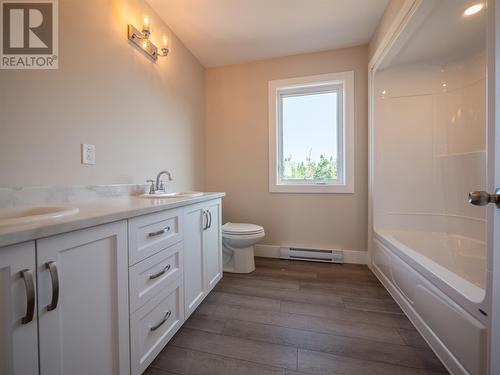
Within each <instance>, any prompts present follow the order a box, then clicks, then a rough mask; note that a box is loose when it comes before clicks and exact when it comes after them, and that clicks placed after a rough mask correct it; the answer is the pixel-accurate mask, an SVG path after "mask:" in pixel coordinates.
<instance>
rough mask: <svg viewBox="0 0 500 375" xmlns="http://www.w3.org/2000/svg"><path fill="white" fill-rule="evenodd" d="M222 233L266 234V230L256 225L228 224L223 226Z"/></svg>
mask: <svg viewBox="0 0 500 375" xmlns="http://www.w3.org/2000/svg"><path fill="white" fill-rule="evenodd" d="M222 232H223V233H227V234H257V233H262V232H264V228H262V227H261V226H260V225H255V224H245V223H226V224H224V225H223V226H222Z"/></svg>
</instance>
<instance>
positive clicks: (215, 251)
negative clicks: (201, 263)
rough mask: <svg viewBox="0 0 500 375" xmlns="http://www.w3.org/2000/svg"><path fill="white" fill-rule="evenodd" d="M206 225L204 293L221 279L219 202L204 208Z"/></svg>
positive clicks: (215, 201) (210, 203) (216, 201)
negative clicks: (206, 217) (206, 218)
mask: <svg viewBox="0 0 500 375" xmlns="http://www.w3.org/2000/svg"><path fill="white" fill-rule="evenodd" d="M205 212H206V213H207V215H208V223H207V225H206V227H205V231H204V232H205V234H204V236H205V239H204V252H205V278H206V279H205V291H206V293H209V292H210V291H211V290H212V289H213V287H214V286H215V285H216V284H217V282H218V281H219V280H220V279H221V278H222V234H221V226H220V223H221V201H220V199H218V200H214V201H211V202H209V203H208V204H207V205H206V206H205Z"/></svg>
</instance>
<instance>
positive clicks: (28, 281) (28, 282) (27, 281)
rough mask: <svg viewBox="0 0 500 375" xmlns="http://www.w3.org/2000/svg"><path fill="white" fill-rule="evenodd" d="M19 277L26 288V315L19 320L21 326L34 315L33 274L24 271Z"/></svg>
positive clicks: (26, 270)
mask: <svg viewBox="0 0 500 375" xmlns="http://www.w3.org/2000/svg"><path fill="white" fill-rule="evenodd" d="M21 277H22V278H23V280H24V286H25V287H26V315H25V316H23V318H22V319H21V323H22V324H28V323H29V322H31V321H32V320H33V315H34V314H35V283H34V282H33V272H32V271H30V270H28V269H25V270H22V271H21Z"/></svg>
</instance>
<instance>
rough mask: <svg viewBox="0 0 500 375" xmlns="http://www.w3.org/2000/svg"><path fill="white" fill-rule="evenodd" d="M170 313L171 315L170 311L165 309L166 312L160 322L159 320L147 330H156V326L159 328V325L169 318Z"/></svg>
mask: <svg viewBox="0 0 500 375" xmlns="http://www.w3.org/2000/svg"><path fill="white" fill-rule="evenodd" d="M170 315H172V312H171V311H170V310H169V311H167V312H166V313H165V316H164V317H163V319H162V320H161V322H160V323H158V324H157V325H155V326H153V327H151V328H149V330H150V331H151V332H153V331H156V330H157V329H158V328H160V327H161V326H162V325H163V323H165V322H166V321H167V320H168V318H170Z"/></svg>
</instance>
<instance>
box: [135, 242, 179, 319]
mask: <svg viewBox="0 0 500 375" xmlns="http://www.w3.org/2000/svg"><path fill="white" fill-rule="evenodd" d="M182 245H183V243H182V242H179V243H177V244H175V245H172V246H170V247H169V248H167V249H165V250H162V251H160V252H159V253H156V254H155V255H152V256H150V257H149V258H147V259H145V260H143V261H142V262H139V263H137V264H135V265H134V266H132V267H131V268H130V270H129V276H130V277H129V280H130V311H131V312H134V311H135V310H137V309H138V308H139V307H141V306H142V305H144V304H145V303H146V302H147V301H149V300H150V299H151V298H153V297H154V296H155V295H157V294H158V293H159V292H161V291H162V290H164V289H165V288H166V287H167V286H168V285H169V284H170V283H172V282H173V281H175V280H177V279H179V278H181V277H182Z"/></svg>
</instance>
